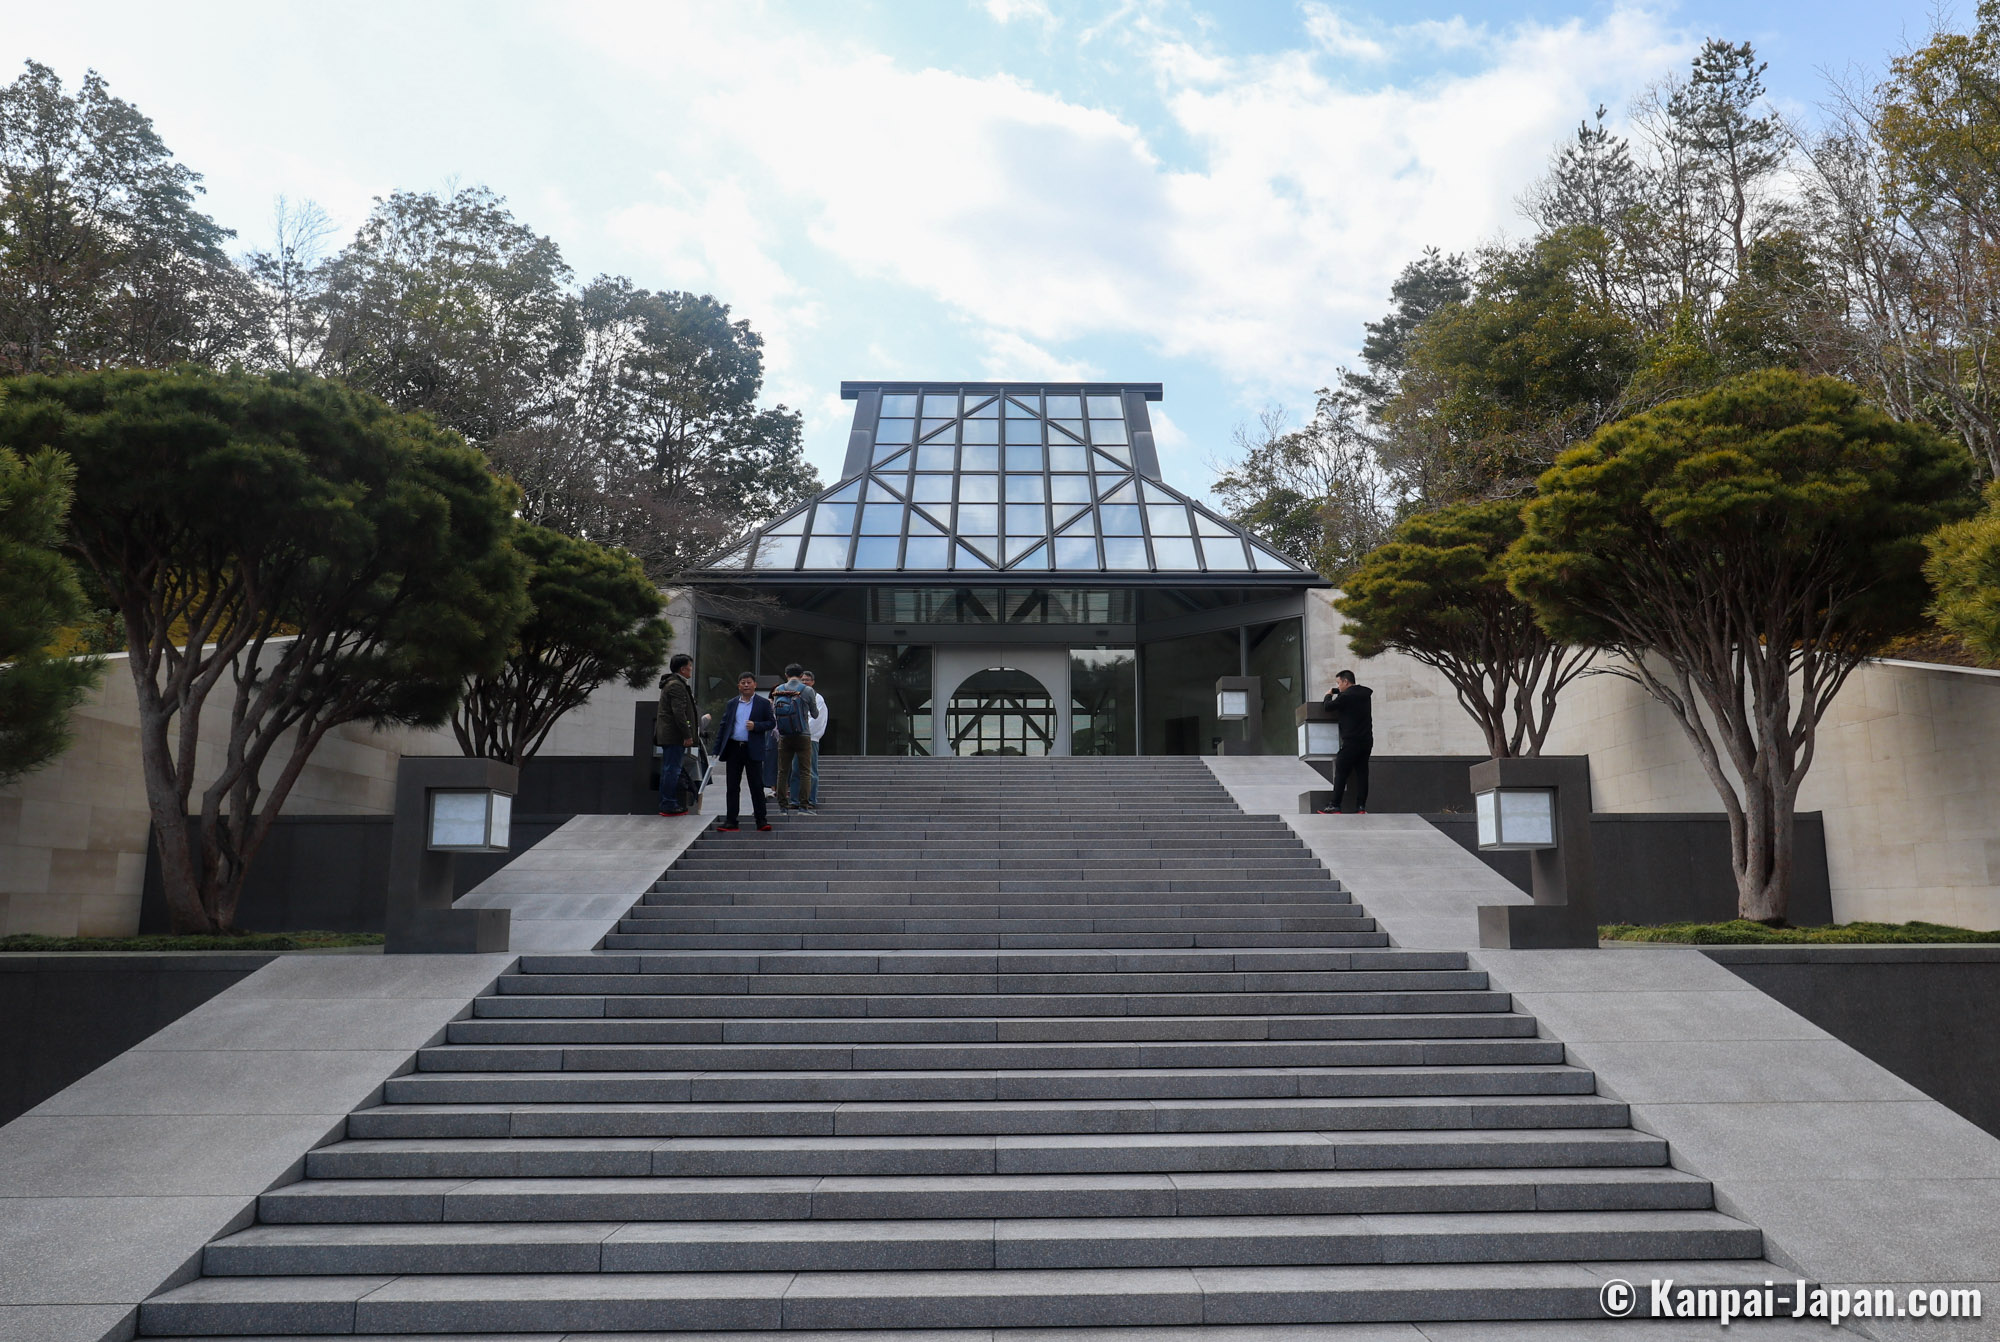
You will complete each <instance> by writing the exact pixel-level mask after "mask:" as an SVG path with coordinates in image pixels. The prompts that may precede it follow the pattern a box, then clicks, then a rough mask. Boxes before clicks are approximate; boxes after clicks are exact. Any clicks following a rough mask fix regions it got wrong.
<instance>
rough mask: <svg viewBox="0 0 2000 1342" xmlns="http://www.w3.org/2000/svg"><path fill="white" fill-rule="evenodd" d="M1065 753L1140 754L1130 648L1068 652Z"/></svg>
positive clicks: (1134, 665)
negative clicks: (1068, 714)
mask: <svg viewBox="0 0 2000 1342" xmlns="http://www.w3.org/2000/svg"><path fill="white" fill-rule="evenodd" d="M1069 704H1070V708H1069V711H1070V727H1069V753H1070V754H1072V755H1133V754H1137V753H1138V750H1139V731H1138V725H1139V713H1138V708H1139V659H1138V657H1137V656H1135V655H1134V653H1133V651H1132V649H1130V648H1072V649H1070V654H1069Z"/></svg>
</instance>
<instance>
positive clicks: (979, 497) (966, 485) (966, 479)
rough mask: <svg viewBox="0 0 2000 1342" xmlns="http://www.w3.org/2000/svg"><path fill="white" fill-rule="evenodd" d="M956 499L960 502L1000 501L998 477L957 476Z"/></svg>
mask: <svg viewBox="0 0 2000 1342" xmlns="http://www.w3.org/2000/svg"><path fill="white" fill-rule="evenodd" d="M958 501H959V502H960V503H998V502H999V501H1000V477H999V476H997V475H961V476H959V477H958Z"/></svg>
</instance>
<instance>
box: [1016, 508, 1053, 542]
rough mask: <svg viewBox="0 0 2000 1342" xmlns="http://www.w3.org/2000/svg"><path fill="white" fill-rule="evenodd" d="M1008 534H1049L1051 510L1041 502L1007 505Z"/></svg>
mask: <svg viewBox="0 0 2000 1342" xmlns="http://www.w3.org/2000/svg"><path fill="white" fill-rule="evenodd" d="M1007 534H1008V535H1009V536H1046V535H1048V534H1049V510H1048V509H1046V508H1044V507H1042V505H1041V504H1039V503H1010V504H1008V505H1007Z"/></svg>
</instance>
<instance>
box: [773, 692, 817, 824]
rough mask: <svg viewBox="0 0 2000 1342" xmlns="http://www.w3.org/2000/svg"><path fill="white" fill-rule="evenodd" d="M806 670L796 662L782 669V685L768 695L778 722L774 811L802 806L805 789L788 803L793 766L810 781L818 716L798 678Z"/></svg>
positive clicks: (813, 701) (814, 701)
mask: <svg viewBox="0 0 2000 1342" xmlns="http://www.w3.org/2000/svg"><path fill="white" fill-rule="evenodd" d="M805 671H806V669H805V668H804V667H803V666H800V665H799V664H798V663H797V662H793V663H792V664H791V665H790V666H788V667H786V668H785V683H784V684H782V685H780V686H778V688H777V689H775V690H772V691H771V711H772V712H773V713H775V714H776V715H777V719H778V809H779V810H780V811H796V810H800V809H802V807H803V806H804V803H805V793H806V789H805V788H804V787H803V786H802V787H800V788H799V790H798V791H799V796H798V800H797V801H796V802H795V801H793V799H792V766H793V765H797V766H798V767H799V769H800V770H801V772H802V774H803V775H804V776H805V777H806V778H808V779H810V777H811V774H812V755H813V748H812V747H813V720H814V719H816V718H817V717H819V715H820V705H819V696H818V695H817V694H814V693H813V690H812V687H811V686H810V685H808V684H806V683H805V681H804V680H803V679H802V677H803V676H804V675H805Z"/></svg>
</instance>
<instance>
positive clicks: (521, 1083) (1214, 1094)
mask: <svg viewBox="0 0 2000 1342" xmlns="http://www.w3.org/2000/svg"><path fill="white" fill-rule="evenodd" d="M1595 1088H1596V1083H1595V1080H1594V1079H1593V1078H1592V1076H1591V1075H1590V1073H1588V1072H1584V1071H1580V1070H1578V1069H1576V1068H1573V1067H1567V1066H1562V1065H1559V1064H1557V1065H1542V1066H1537V1065H1506V1064H1494V1065H1490V1066H1477V1065H1474V1066H1451V1065H1439V1064H1431V1063H1423V1064H1412V1065H1408V1066H1400V1067H1399V1066H1393V1065H1389V1066H1353V1067H1341V1068H1319V1069H1314V1068H1290V1067H1231V1068H1222V1067H1217V1068H1196V1067H1144V1068H1142V1067H1134V1068H1088V1067H1080V1068H1075V1069H1073V1070H1066V1071H1046V1070H1039V1069H1021V1070H1013V1071H1010V1070H1005V1069H994V1070H986V1071H977V1070H964V1071H958V1070H954V1071H949V1072H939V1071H927V1070H912V1071H873V1072H864V1071H838V1072H832V1071H824V1072H804V1071H798V1072H720V1071H718V1072H698V1071H680V1072H663V1071H644V1072H612V1071H597V1072H583V1071H575V1072H418V1073H415V1074H412V1075H406V1076H398V1077H391V1078H390V1079H389V1080H388V1082H386V1083H385V1085H384V1091H383V1098H384V1101H385V1102H386V1103H389V1104H490V1103H520V1104H556V1103H563V1102H575V1101H583V1102H589V1103H623V1104H684V1103H700V1102H711V1103H755V1104H771V1103H789V1102H805V1103H810V1102H814V1101H823V1100H834V1101H841V1102H862V1103H866V1102H878V1103H894V1102H904V1103H907V1102H913V1101H961V1102H962V1101H977V1100H1047V1099H1073V1100H1105V1099H1196V1098H1199V1099H1241V1098H1248V1097H1256V1098H1270V1099H1283V1098H1290V1097H1294V1096H1351V1097H1377V1096H1392V1095H1395V1096H1410V1095H1449V1096H1467V1095H1580V1094H1588V1093H1590V1092H1591V1091H1593V1090H1594V1089H1595Z"/></svg>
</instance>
